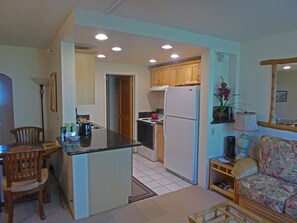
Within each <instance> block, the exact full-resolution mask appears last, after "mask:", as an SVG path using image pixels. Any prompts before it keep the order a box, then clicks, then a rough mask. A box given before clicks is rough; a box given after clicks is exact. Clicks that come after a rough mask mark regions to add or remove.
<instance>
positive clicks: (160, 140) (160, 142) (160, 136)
mask: <svg viewBox="0 0 297 223" xmlns="http://www.w3.org/2000/svg"><path fill="white" fill-rule="evenodd" d="M157 158H158V160H159V161H161V162H162V163H163V162H164V132H163V125H158V124H157Z"/></svg>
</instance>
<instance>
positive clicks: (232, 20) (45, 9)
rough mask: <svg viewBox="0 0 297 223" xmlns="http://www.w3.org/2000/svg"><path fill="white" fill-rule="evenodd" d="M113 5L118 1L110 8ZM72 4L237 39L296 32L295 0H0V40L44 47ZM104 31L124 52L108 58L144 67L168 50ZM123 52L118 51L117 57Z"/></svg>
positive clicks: (87, 38) (155, 43)
mask: <svg viewBox="0 0 297 223" xmlns="http://www.w3.org/2000/svg"><path fill="white" fill-rule="evenodd" d="M113 3H119V4H118V5H116V7H115V8H113V9H112V10H111V11H110V7H111V6H112V4H113ZM74 7H77V8H82V9H86V10H92V11H96V12H100V13H109V14H111V15H116V16H122V17H127V18H131V19H135V20H142V21H145V22H150V23H155V24H160V25H164V26H169V27H174V28H178V29H182V30H188V31H192V32H198V33H201V34H206V35H209V36H214V37H219V38H223V39H228V40H233V41H237V42H246V41H250V40H252V39H256V38H260V37H265V36H270V35H274V34H278V33H282V32H290V31H295V30H297V22H296V21H297V13H296V12H297V1H296V0H248V1H247V0H162V1H160V0H149V1H148V0H83V1H78V0H48V1H45V0H42V1H40V0H23V1H19V0H0V30H1V32H0V44H2V45H14V46H26V47H37V48H47V47H48V46H49V45H50V43H51V42H52V40H53V38H54V36H55V34H56V33H57V31H58V29H59V28H60V27H61V25H62V24H63V23H64V21H65V19H66V18H67V16H68V15H69V13H70V11H71V9H72V8H74ZM75 31H76V32H78V33H77V35H76V38H77V39H75V40H73V41H79V42H81V43H85V44H90V45H94V47H95V48H96V49H98V50H100V51H103V50H105V51H108V50H109V48H110V46H107V45H106V46H103V45H102V44H101V46H100V47H99V46H98V45H99V44H98V42H94V40H93V39H92V38H91V39H90V36H85V37H83V36H80V37H79V35H78V34H79V33H81V32H80V31H79V30H74V31H73V32H75ZM89 32H90V33H91V32H94V30H89ZM109 34H110V35H111V36H114V37H117V38H116V39H112V38H110V41H108V44H109V43H110V44H115V43H116V42H120V41H121V44H122V45H123V46H125V52H126V53H128V52H129V53H130V56H129V58H128V57H127V56H125V58H127V59H126V60H125V61H123V60H121V59H116V57H114V59H113V58H112V56H110V58H109V60H111V61H115V62H117V61H118V60H121V62H127V61H130V62H128V63H133V64H143V65H144V64H147V58H148V57H149V55H152V54H155V55H156V54H159V55H160V58H162V59H160V61H159V62H161V61H166V60H167V59H166V58H168V53H167V54H166V55H164V56H162V57H161V54H162V53H161V51H160V50H159V48H158V47H156V51H154V49H152V47H150V46H160V45H161V44H163V43H164V41H160V40H156V39H151V38H144V37H140V36H135V35H130V34H123V33H122V34H121V33H114V34H113V33H109ZM115 34H116V35H115ZM120 37H121V38H123V39H119V38H120ZM69 38H70V36H69ZM113 41H116V42H113ZM143 41H144V43H150V45H148V44H146V46H149V47H143V46H141V45H138V44H135V43H139V44H142V43H143ZM106 44H107V42H106ZM174 44H176V45H175V46H176V48H175V49H177V48H181V49H183V50H184V51H183V52H181V54H182V55H183V56H182V57H192V55H193V54H198V53H197V52H199V50H200V49H199V48H197V49H196V48H195V49H193V48H192V49H191V51H190V48H191V47H190V46H189V45H184V44H178V43H174ZM123 48H124V47H123ZM193 51H194V53H193ZM125 52H124V50H123V51H122V52H121V53H122V56H123V55H124V53H125ZM131 52H132V53H131ZM132 55H134V56H132ZM140 57H143V58H142V60H140ZM150 57H151V56H150Z"/></svg>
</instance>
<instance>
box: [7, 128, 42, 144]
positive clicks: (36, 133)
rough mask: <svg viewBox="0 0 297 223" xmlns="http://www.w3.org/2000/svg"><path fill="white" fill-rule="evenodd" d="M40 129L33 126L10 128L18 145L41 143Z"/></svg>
mask: <svg viewBox="0 0 297 223" xmlns="http://www.w3.org/2000/svg"><path fill="white" fill-rule="evenodd" d="M42 131H43V129H42V128H39V127H34V126H25V127H20V128H15V129H12V130H10V132H11V133H12V134H13V135H14V137H15V141H16V144H18V145H34V144H39V143H41V142H42V141H41V140H40V133H41V132H42Z"/></svg>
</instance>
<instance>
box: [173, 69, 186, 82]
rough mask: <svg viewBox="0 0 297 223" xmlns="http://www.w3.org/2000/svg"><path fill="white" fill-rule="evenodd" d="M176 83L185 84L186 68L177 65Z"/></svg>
mask: <svg viewBox="0 0 297 223" xmlns="http://www.w3.org/2000/svg"><path fill="white" fill-rule="evenodd" d="M175 72H176V73H175V85H176V86H178V85H184V83H185V78H184V69H183V67H176V68H175Z"/></svg>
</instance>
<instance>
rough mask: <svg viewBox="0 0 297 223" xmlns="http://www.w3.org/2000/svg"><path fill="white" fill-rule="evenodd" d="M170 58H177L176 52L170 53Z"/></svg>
mask: <svg viewBox="0 0 297 223" xmlns="http://www.w3.org/2000/svg"><path fill="white" fill-rule="evenodd" d="M170 57H171V58H174V59H175V58H179V55H177V54H171V56H170Z"/></svg>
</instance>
